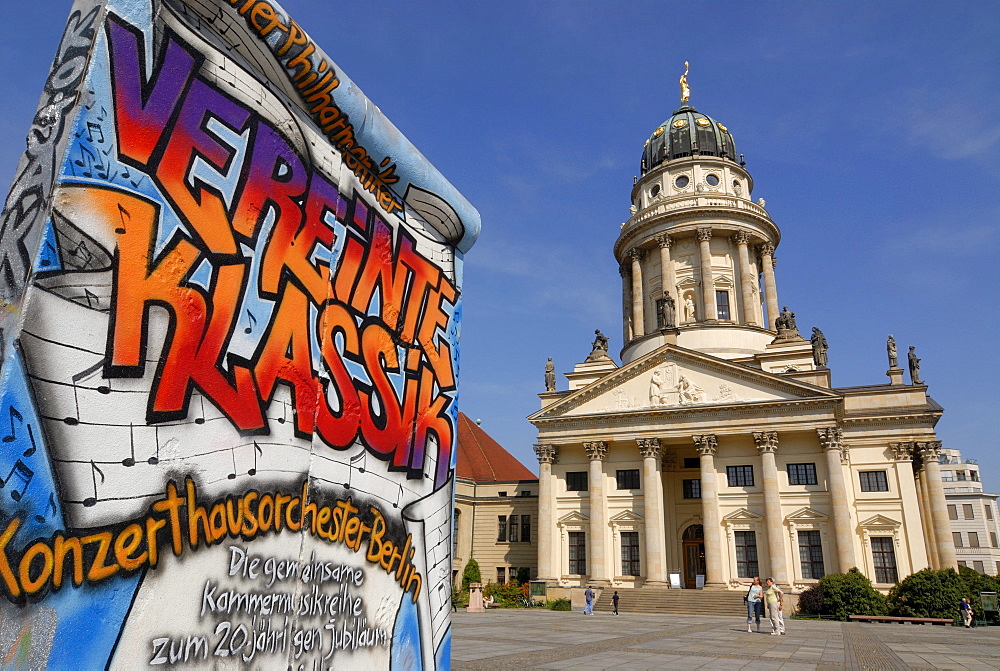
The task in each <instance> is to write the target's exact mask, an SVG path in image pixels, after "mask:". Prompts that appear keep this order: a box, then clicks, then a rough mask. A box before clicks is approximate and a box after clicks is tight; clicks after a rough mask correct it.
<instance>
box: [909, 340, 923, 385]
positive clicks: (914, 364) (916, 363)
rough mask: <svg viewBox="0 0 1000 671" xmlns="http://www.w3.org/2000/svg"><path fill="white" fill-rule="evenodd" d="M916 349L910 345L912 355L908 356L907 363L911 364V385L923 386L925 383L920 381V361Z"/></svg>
mask: <svg viewBox="0 0 1000 671" xmlns="http://www.w3.org/2000/svg"><path fill="white" fill-rule="evenodd" d="M916 349H917V348H916V347H914V346H913V345H910V353H909V354H907V355H906V358H907V361H908V363H909V364H910V384H923V383H924V381H923V380H921V379H920V359H919V358H917V352H916Z"/></svg>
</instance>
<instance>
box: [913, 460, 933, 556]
mask: <svg viewBox="0 0 1000 671" xmlns="http://www.w3.org/2000/svg"><path fill="white" fill-rule="evenodd" d="M915 456H916V457H917V458H918V459H919V457H920V455H915ZM926 478H927V471H926V470H925V469H924V465H923V462H920V463H919V464H918V466H917V471H916V479H917V502H918V503H919V504H920V525H921V527H922V528H923V530H924V545H926V546H927V561H928V562H929V564H928V566H937V565H938V556H937V539H936V538H935V537H934V522H933V521H932V520H931V509H930V506H929V505H928V503H927V502H928V497H927V485H926V484H925V482H926Z"/></svg>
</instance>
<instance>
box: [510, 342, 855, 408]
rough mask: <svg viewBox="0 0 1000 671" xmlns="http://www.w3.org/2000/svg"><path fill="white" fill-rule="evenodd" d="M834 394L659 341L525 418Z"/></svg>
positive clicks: (708, 405) (742, 402)
mask: <svg viewBox="0 0 1000 671" xmlns="http://www.w3.org/2000/svg"><path fill="white" fill-rule="evenodd" d="M837 397H838V395H837V394H836V393H835V392H832V391H830V390H829V389H824V388H822V387H816V386H814V385H811V384H807V383H805V382H800V381H797V380H792V379H789V378H785V377H781V376H778V375H774V374H771V373H765V372H764V371H762V370H760V369H757V368H750V367H749V366H745V365H743V364H739V363H734V362H732V361H727V360H725V359H720V358H718V357H714V356H711V355H708V354H703V353H701V352H695V351H693V350H689V349H685V348H683V347H678V346H677V345H664V346H663V347H660V348H659V349H657V350H656V351H654V352H651V353H650V354H647V355H646V356H644V357H642V358H640V359H637V360H635V361H633V362H632V363H630V364H628V365H626V366H623V367H621V368H618V369H617V370H614V371H611V372H609V373H608V374H606V375H604V376H603V377H601V378H600V379H598V380H596V381H594V382H592V383H590V384H588V385H587V386H586V387H583V388H582V389H578V390H576V391H573V392H572V393H570V394H568V395H566V396H564V397H563V398H561V399H560V400H558V401H556V402H555V403H553V404H552V405H549V406H547V407H545V408H544V409H542V410H541V411H539V412H537V413H535V414H533V415H531V416H530V417H529V418H528V419H529V420H536V419H539V420H543V419H553V418H556V417H573V416H584V415H600V414H611V413H622V412H634V411H640V412H650V411H677V410H687V409H691V408H698V407H720V406H721V407H725V406H730V407H735V406H738V405H745V404H748V403H766V402H773V401H796V400H805V399H812V400H823V399H833V398H837Z"/></svg>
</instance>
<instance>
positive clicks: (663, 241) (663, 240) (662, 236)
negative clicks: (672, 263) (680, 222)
mask: <svg viewBox="0 0 1000 671" xmlns="http://www.w3.org/2000/svg"><path fill="white" fill-rule="evenodd" d="M653 239H654V240H656V244H657V245H659V246H660V247H661V248H663V247H666V248H667V249H670V248H671V247H673V246H674V239H673V238H672V237H670V236H669V235H667V234H666V233H657V234H656V235H654V236H653Z"/></svg>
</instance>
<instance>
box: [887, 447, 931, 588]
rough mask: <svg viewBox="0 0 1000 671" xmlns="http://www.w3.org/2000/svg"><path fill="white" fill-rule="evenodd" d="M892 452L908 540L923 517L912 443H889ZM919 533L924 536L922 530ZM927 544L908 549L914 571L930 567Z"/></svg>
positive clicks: (913, 545)
mask: <svg viewBox="0 0 1000 671" xmlns="http://www.w3.org/2000/svg"><path fill="white" fill-rule="evenodd" d="M889 449H890V450H892V460H893V461H894V462H895V464H896V469H898V470H897V473H896V475H897V476H898V477H897V481H898V482H899V500H900V503H901V504H902V508H903V519H904V520H906V527H907V534H908V536H909V537H910V538H912V537H913V536H915V535H916V529H914V527H915V526H916V525H915V524H914V521H915V520H920V522H921V525H922V524H923V515H922V514H921V512H920V499H919V498H918V493H917V485H916V479H915V478H914V477H913V474H914V470H913V469H914V463H913V457H914V456H915V455H914V454H913V443H889ZM921 532H922V533H924V534H926V532H925V531H924V529H923V528H921ZM928 545H929V544H928V543H924V544H922V545H921V544H920V543H912V547H911V548H910V565H911V566H912V567H913V569H914V570H919V569H921V568H923V567H925V566H930V556H931V549H930V547H928Z"/></svg>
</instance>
